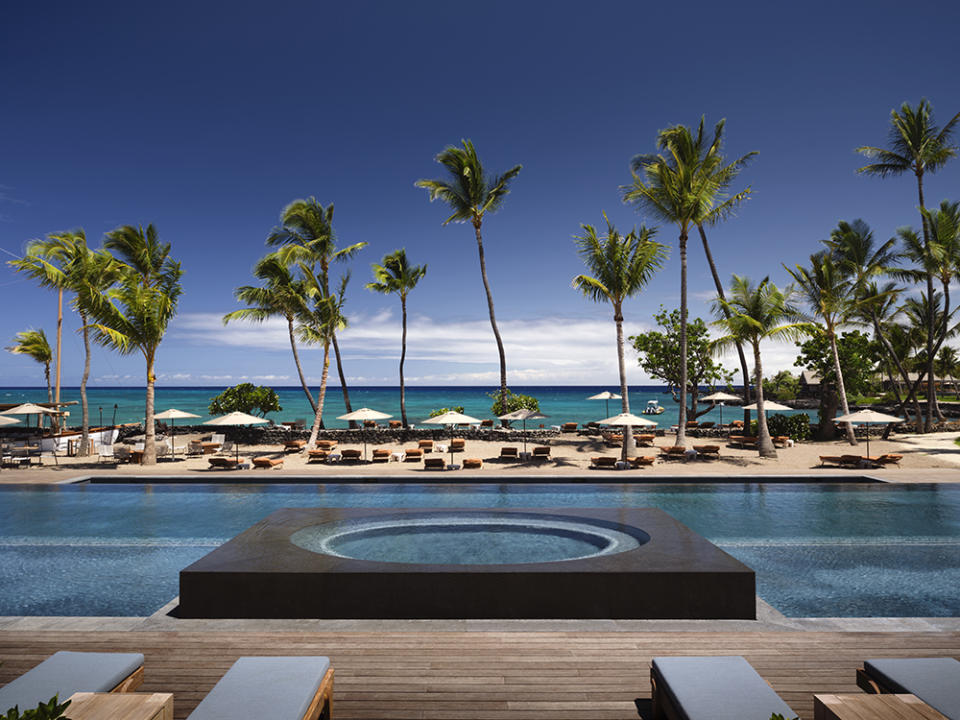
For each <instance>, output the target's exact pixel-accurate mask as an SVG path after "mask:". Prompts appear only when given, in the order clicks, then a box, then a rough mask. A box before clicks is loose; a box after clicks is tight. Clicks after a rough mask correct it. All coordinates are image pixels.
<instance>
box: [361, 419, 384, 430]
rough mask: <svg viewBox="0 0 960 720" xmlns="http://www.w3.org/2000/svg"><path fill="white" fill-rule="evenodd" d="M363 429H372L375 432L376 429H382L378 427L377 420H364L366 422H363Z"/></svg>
mask: <svg viewBox="0 0 960 720" xmlns="http://www.w3.org/2000/svg"><path fill="white" fill-rule="evenodd" d="M363 427H365V428H369V429H371V430H375V429H377V428H378V427H380V426H379V425H377V421H376V420H364V421H363Z"/></svg>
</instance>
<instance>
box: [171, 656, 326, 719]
mask: <svg viewBox="0 0 960 720" xmlns="http://www.w3.org/2000/svg"><path fill="white" fill-rule="evenodd" d="M332 716H333V668H332V667H331V666H330V658H326V657H309V656H303V657H241V658H239V659H237V661H236V662H235V663H234V664H233V665H232V666H231V667H230V669H229V670H228V671H227V674H226V675H224V676H223V677H222V678H220V681H219V682H218V683H217V684H216V685H214V686H213V689H212V690H211V691H210V692H209V693H207V696H206V697H205V698H204V699H203V700H201V701H200V704H199V705H197V707H196V709H195V710H194V711H193V712H192V713H190V714H189V715H188V716H187V720H227V719H228V718H229V719H231V720H232V719H233V718H270V720H317V719H318V718H325V719H326V720H329V718H331V717H332Z"/></svg>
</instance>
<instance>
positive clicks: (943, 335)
mask: <svg viewBox="0 0 960 720" xmlns="http://www.w3.org/2000/svg"><path fill="white" fill-rule="evenodd" d="M942 284H943V322H942V323H940V326H941V329H940V332H939V334H938V336H937V342H936V345H935V346H934V348H933V354H934V355H936V354H937V353H938V352H940V348H941V347H943V343H944V342H945V341H946V339H947V334H948V333H949V332H950V322H949V318H950V283H949V282H944V283H942ZM932 366H933V365H932V364H931V367H932ZM941 375H943V373H941ZM940 380H941V381H943V377H941V378H940ZM934 382H936V377H934ZM934 389H936V384H934ZM933 408H934V412H935V413H936V416H937V421H938V422H944V421H945V420H946V418H945V417H944V416H943V412H942V411H941V410H940V403H939V402H938V400H937V396H936V393H934V396H933Z"/></svg>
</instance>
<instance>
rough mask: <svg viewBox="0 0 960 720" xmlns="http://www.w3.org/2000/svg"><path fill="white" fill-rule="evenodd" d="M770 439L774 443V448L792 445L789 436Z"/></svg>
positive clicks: (777, 436)
mask: <svg viewBox="0 0 960 720" xmlns="http://www.w3.org/2000/svg"><path fill="white" fill-rule="evenodd" d="M770 439H771V440H772V441H773V445H774V447H779V448H785V447H787V446H788V445H789V444H790V436H789V435H776V436H774V437H772V438H770Z"/></svg>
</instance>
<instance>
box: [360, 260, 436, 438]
mask: <svg viewBox="0 0 960 720" xmlns="http://www.w3.org/2000/svg"><path fill="white" fill-rule="evenodd" d="M371 269H372V270H373V278H374V282H370V283H367V286H366V287H367V290H372V291H373V292H378V293H383V294H384V295H389V294H391V293H396V294H397V295H399V296H400V318H401V326H402V328H403V329H402V331H401V334H400V418H401V420H402V422H403V426H404V427H407V399H406V388H405V386H404V382H403V363H404V361H405V360H406V357H407V296H408V295H409V294H410V291H411V290H413V289H414V288H415V287H416V286H417V283H418V282H420V278H422V277H423V276H424V275H426V274H427V266H426V265H411V264H410V263H409V262H408V261H407V251H406V249H404V248H400V249H399V250H394V251H393V252H392V253H390V254H389V255H385V256H384V258H383V261H382V264H380V265H377V264H373V265H371Z"/></svg>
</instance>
